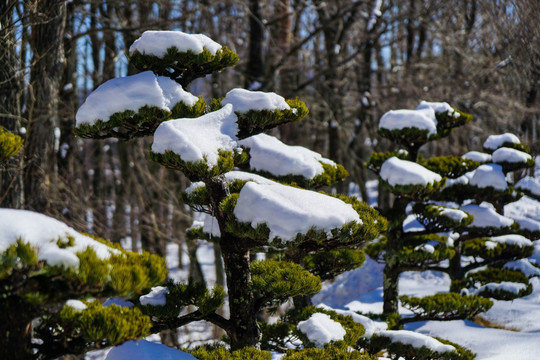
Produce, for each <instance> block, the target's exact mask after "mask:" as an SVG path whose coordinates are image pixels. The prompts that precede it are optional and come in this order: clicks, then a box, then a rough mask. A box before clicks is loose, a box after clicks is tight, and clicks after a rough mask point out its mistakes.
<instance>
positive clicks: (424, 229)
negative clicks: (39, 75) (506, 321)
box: [368, 102, 537, 327]
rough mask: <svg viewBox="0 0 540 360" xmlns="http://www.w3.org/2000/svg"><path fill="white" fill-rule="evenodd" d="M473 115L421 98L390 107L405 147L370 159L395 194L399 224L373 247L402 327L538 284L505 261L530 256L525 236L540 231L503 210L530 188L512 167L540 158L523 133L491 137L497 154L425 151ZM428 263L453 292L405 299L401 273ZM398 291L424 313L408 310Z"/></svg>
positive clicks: (469, 310) (383, 127)
mask: <svg viewBox="0 0 540 360" xmlns="http://www.w3.org/2000/svg"><path fill="white" fill-rule="evenodd" d="M471 119H472V117H471V116H470V115H468V114H465V113H462V112H460V111H458V110H456V109H454V108H452V107H451V106H449V105H448V104H446V103H428V102H421V103H420V105H419V106H418V108H417V109H416V110H397V111H390V112H388V113H386V114H384V115H383V117H382V118H381V120H380V123H379V134H380V135H381V136H383V137H386V138H388V139H390V140H392V141H393V142H395V143H397V144H398V145H399V146H401V147H402V149H400V150H396V151H390V152H386V153H373V155H372V156H371V159H370V161H369V163H368V166H369V167H370V168H371V169H372V170H373V171H375V172H376V173H377V174H378V175H379V178H380V181H381V182H382V183H383V184H384V185H385V186H386V187H387V188H389V189H390V191H391V192H392V193H393V194H394V202H393V205H392V207H391V208H390V209H388V210H387V211H386V212H383V214H384V215H385V216H386V217H387V218H388V219H391V221H390V225H389V230H388V231H387V233H386V234H385V236H384V237H381V238H379V239H378V240H377V241H376V242H374V243H372V244H371V245H370V247H369V250H368V253H369V255H370V256H372V257H373V258H375V259H378V260H379V261H384V263H385V267H384V283H383V288H384V305H383V306H384V308H383V312H384V313H385V314H387V315H388V316H390V317H391V318H393V319H394V322H393V325H394V327H400V326H401V325H403V324H404V323H407V322H412V321H420V320H454V319H471V318H473V317H474V316H476V315H477V314H478V313H480V312H483V311H486V310H488V309H489V308H490V307H491V305H492V302H491V301H490V300H488V299H486V298H496V299H513V298H516V297H518V296H523V295H525V294H527V293H530V291H531V286H530V285H529V282H528V278H527V276H526V275H524V274H522V273H520V272H519V270H515V269H514V270H511V269H503V267H504V266H505V264H507V263H509V262H511V261H514V260H518V259H524V258H527V257H529V256H530V255H531V254H532V251H533V244H532V242H531V241H530V240H529V239H527V238H525V237H524V236H523V235H524V234H525V235H529V236H531V235H533V236H534V235H537V233H536V232H535V231H531V230H530V229H529V230H527V229H520V226H519V224H518V223H517V222H515V221H514V220H512V219H510V218H507V217H505V216H503V208H504V205H505V204H507V203H509V202H511V201H515V200H516V199H517V198H519V196H521V195H520V193H519V192H518V191H516V189H515V188H514V187H513V186H512V181H511V180H510V179H511V178H512V177H511V176H509V174H510V173H512V172H516V171H519V170H521V169H526V168H529V167H532V166H534V161H533V160H532V158H531V156H530V155H529V154H528V153H527V152H526V150H527V149H526V148H525V147H524V146H523V145H522V144H521V143H520V142H519V139H517V137H515V136H513V135H510V134H505V135H502V136H491V137H489V138H488V139H487V140H486V143H485V144H484V149H485V151H486V152H487V153H479V152H469V153H467V154H465V155H464V156H462V157H456V156H439V157H432V158H429V159H425V158H424V157H423V156H422V155H420V154H419V153H418V151H419V149H420V147H421V146H422V145H424V144H426V143H427V142H429V141H432V140H437V139H440V138H442V137H444V136H447V135H449V134H450V132H451V131H452V129H454V128H455V127H458V126H462V125H464V124H466V123H468V122H469V121H471ZM486 267H487V268H486ZM482 268H485V270H479V269H482ZM425 270H434V271H442V272H445V273H447V274H448V275H449V276H450V278H451V280H452V286H451V289H450V290H451V291H452V292H451V293H445V294H436V295H434V296H429V297H425V298H417V297H408V296H402V297H399V290H398V283H399V275H400V274H401V273H402V272H404V271H425ZM473 270H474V271H473ZM398 299H400V300H401V302H402V303H403V305H404V306H406V307H408V308H409V309H411V310H412V311H413V313H414V314H415V315H414V316H412V317H407V318H400V317H399V316H398V315H397V314H398Z"/></svg>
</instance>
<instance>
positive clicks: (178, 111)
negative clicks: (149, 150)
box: [73, 98, 206, 140]
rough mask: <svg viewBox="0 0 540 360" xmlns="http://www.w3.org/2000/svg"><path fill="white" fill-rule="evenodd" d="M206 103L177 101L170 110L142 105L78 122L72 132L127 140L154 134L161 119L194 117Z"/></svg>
mask: <svg viewBox="0 0 540 360" xmlns="http://www.w3.org/2000/svg"><path fill="white" fill-rule="evenodd" d="M205 108H206V103H205V102H204V100H203V99H202V98H199V100H198V101H197V102H196V103H195V104H194V105H193V106H188V105H186V104H184V103H182V102H179V103H177V104H176V105H175V106H174V107H173V108H172V112H169V111H167V110H163V109H160V108H158V107H156V106H143V107H141V108H140V109H139V110H137V111H133V110H126V111H122V112H117V113H114V114H112V115H111V116H110V117H109V118H108V119H98V120H96V122H95V123H94V124H92V125H90V124H86V123H84V124H80V125H79V126H78V127H76V128H75V129H73V133H74V134H75V135H77V136H79V137H82V138H87V139H105V138H109V137H115V138H118V139H122V140H129V139H133V138H137V137H143V136H148V135H152V134H154V131H155V130H156V128H157V127H158V126H159V124H161V123H162V122H163V121H166V120H170V119H172V118H180V117H187V118H195V117H198V116H201V115H202V114H204V111H205Z"/></svg>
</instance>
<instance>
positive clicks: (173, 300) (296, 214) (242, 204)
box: [76, 31, 386, 349]
mask: <svg viewBox="0 0 540 360" xmlns="http://www.w3.org/2000/svg"><path fill="white" fill-rule="evenodd" d="M130 54H131V56H130V60H131V63H132V64H133V65H134V66H135V67H137V68H138V69H139V70H141V71H143V72H141V73H139V74H136V75H132V76H128V77H125V78H117V79H113V80H110V81H108V82H106V83H104V84H103V85H101V86H100V87H98V88H97V89H96V90H95V91H94V92H93V93H92V94H90V96H89V97H88V98H87V100H86V102H85V103H84V104H83V105H82V106H81V108H80V109H79V112H78V114H77V129H76V132H77V134H78V135H79V136H82V137H90V138H106V137H117V138H119V139H123V140H126V139H131V138H135V137H140V136H146V135H152V134H153V136H154V140H153V144H152V146H151V149H150V159H151V160H153V161H155V162H157V163H159V164H161V165H163V166H166V167H168V168H172V169H175V170H178V171H181V172H183V173H184V174H185V175H186V176H187V177H188V178H189V179H190V180H191V181H192V182H193V183H192V185H191V186H190V187H189V188H188V189H187V190H186V192H185V199H186V202H187V203H188V204H190V205H191V206H192V207H193V208H194V209H195V210H196V211H199V212H203V213H206V214H208V215H209V216H210V217H209V219H210V220H209V223H208V225H207V228H206V230H207V231H205V228H204V226H203V227H202V228H198V229H194V230H193V231H195V232H196V233H199V234H200V235H201V237H203V236H208V237H212V238H213V239H214V240H215V241H217V242H219V245H220V248H221V252H222V257H223V262H224V266H225V273H226V276H227V292H228V297H229V302H228V304H229V314H230V318H228V319H226V318H224V317H223V316H221V315H219V314H218V313H217V312H216V311H215V310H216V309H217V308H218V307H219V306H221V301H222V300H223V299H222V297H219V296H217V295H216V296H214V297H210V298H209V299H208V298H205V299H206V300H205V301H202V302H201V301H199V300H198V299H200V296H199V295H200V294H199V293H193V292H191V293H190V292H186V291H185V290H183V289H184V287H185V286H184V285H179V284H172V283H168V284H167V285H166V287H163V288H160V289H158V290H156V291H157V293H156V297H160V296H161V298H163V302H160V303H157V304H153V305H152V304H150V305H147V306H146V307H145V308H144V309H145V310H144V311H145V312H146V313H148V314H150V315H152V317H151V319H152V322H153V330H163V329H168V328H175V327H179V326H182V325H184V324H186V323H188V322H190V321H194V320H206V321H209V322H211V323H213V324H215V325H218V326H219V327H221V328H223V329H224V330H225V331H226V333H227V336H228V338H229V339H230V343H231V347H232V349H238V348H241V347H244V346H252V347H259V343H260V337H261V331H260V329H259V324H258V323H257V315H258V313H259V312H260V310H262V309H264V308H265V307H268V306H275V305H277V304H280V303H282V302H284V301H286V300H287V299H289V298H290V297H296V296H305V295H309V294H312V293H314V292H316V291H318V290H319V289H320V279H319V277H317V276H314V275H312V274H311V273H310V272H309V271H307V270H305V269H304V268H303V267H302V266H301V264H302V265H306V264H307V265H306V266H307V267H308V268H309V269H310V270H312V271H313V272H315V273H318V274H320V275H322V277H325V276H326V273H327V272H328V271H339V270H338V269H337V267H338V266H342V267H345V268H347V267H350V266H352V265H351V263H352V262H354V261H350V262H349V263H348V265H346V266H344V265H343V264H341V263H340V262H339V261H338V260H337V259H335V256H334V262H335V264H334V265H335V266H334V265H333V264H332V263H330V262H329V263H328V264H327V265H325V266H320V264H322V263H323V262H322V261H321V260H320V259H317V258H316V256H319V255H320V254H321V253H329V252H330V253H331V252H332V251H338V250H351V251H353V252H356V251H358V249H359V248H360V247H361V246H362V245H363V244H364V243H365V242H366V241H368V240H372V239H374V238H375V237H376V236H378V234H379V232H380V231H381V230H384V229H385V225H386V223H385V220H384V219H383V218H382V217H380V215H378V213H377V212H376V211H374V210H373V209H371V208H369V207H368V206H367V205H366V204H363V203H360V202H358V201H357V200H354V199H350V198H347V197H344V196H336V195H327V194H324V193H320V192H315V191H310V190H307V189H303V188H302V187H307V188H310V187H311V188H313V187H317V186H322V185H331V184H333V183H334V182H335V181H337V180H340V179H342V178H343V177H344V176H346V171H345V170H344V169H343V168H342V167H341V166H340V165H338V164H335V163H334V162H332V161H330V160H327V159H324V158H322V157H321V156H320V155H319V154H317V153H314V152H312V151H310V150H308V149H305V148H302V147H291V146H287V145H285V144H282V143H281V142H280V141H279V140H278V139H276V138H274V137H271V136H269V135H266V134H264V133H263V132H264V131H267V130H270V129H272V128H274V127H276V126H278V125H280V124H284V123H289V122H295V121H299V120H301V119H302V118H304V117H305V116H306V115H307V114H308V110H307V108H306V106H305V104H304V103H303V102H302V101H300V100H298V99H291V100H285V99H284V98H282V97H281V96H279V95H277V94H274V93H263V92H254V91H248V90H244V89H233V90H231V91H230V92H228V93H227V94H226V96H225V97H224V98H222V99H212V101H211V102H210V105H206V103H205V102H204V100H203V98H202V96H199V97H196V96H194V95H192V94H190V93H188V92H187V91H186V90H185V89H184V88H185V87H186V86H187V85H188V84H189V83H190V82H191V81H193V80H194V79H197V78H201V77H203V76H205V75H207V74H210V73H213V72H217V71H221V70H223V69H225V68H226V67H228V66H231V65H234V64H235V63H236V62H237V61H238V57H237V55H236V54H235V53H233V52H232V51H230V50H229V49H228V48H227V47H225V46H221V45H219V44H217V43H216V42H214V41H212V40H211V39H209V38H208V37H206V36H204V35H189V34H185V33H182V32H172V31H147V32H145V33H143V35H142V36H141V38H139V39H138V40H137V41H135V42H134V43H133V45H132V46H131V48H130ZM235 169H237V170H235ZM241 170H243V171H241ZM257 173H258V174H257ZM279 181H281V182H279ZM287 183H288V184H287ZM212 224H213V229H212ZM208 229H209V230H208ZM204 233H207V234H209V235H203V234H204ZM268 251H281V252H283V253H285V256H284V257H282V258H285V259H289V260H290V261H279V260H263V261H257V262H253V263H252V262H251V257H250V255H251V254H253V253H254V252H268ZM334 255H335V253H334ZM358 258H359V257H357V258H356V259H358ZM309 264H311V265H309ZM355 264H356V266H357V265H358V264H359V261H358V260H356V263H355ZM329 267H330V268H329ZM334 268H336V269H334ZM203 289H204V285H203ZM215 293H216V294H217V293H219V291H217V290H216V292H215ZM187 304H193V305H196V308H197V309H196V310H195V311H193V312H191V313H187V314H185V315H182V316H179V313H180V311H181V310H182V309H183V307H184V306H185V305H187Z"/></svg>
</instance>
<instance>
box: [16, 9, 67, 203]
mask: <svg viewBox="0 0 540 360" xmlns="http://www.w3.org/2000/svg"><path fill="white" fill-rule="evenodd" d="M28 6H29V7H30V16H31V22H32V35H31V41H30V45H31V49H32V53H33V57H32V67H31V70H30V79H31V80H30V86H31V93H32V95H31V97H32V100H31V101H30V103H31V105H30V106H29V109H30V110H29V119H28V126H27V140H26V145H25V151H24V158H25V168H24V175H23V177H24V191H25V201H26V207H27V208H29V209H32V210H35V211H39V212H46V211H47V210H48V208H49V202H50V198H51V194H50V192H51V189H52V186H53V184H54V171H53V169H54V159H55V157H54V156H53V155H54V154H53V152H54V129H55V127H56V126H57V125H58V90H59V81H60V78H61V76H62V71H63V44H62V39H63V38H64V27H65V22H66V3H65V2H64V1H56V0H41V1H32V2H30V3H29V4H28ZM51 174H52V175H51ZM51 177H52V178H51Z"/></svg>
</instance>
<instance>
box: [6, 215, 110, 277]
mask: <svg viewBox="0 0 540 360" xmlns="http://www.w3.org/2000/svg"><path fill="white" fill-rule="evenodd" d="M68 237H70V238H73V246H65V247H64V246H63V245H62V246H60V245H59V240H60V242H61V243H62V242H67V241H68ZM17 239H21V240H22V241H24V242H27V243H29V244H30V245H32V246H33V247H34V248H35V249H36V250H37V255H38V260H40V261H45V262H46V263H47V264H48V265H50V266H63V267H70V268H78V267H79V258H78V257H77V255H76V254H77V252H79V251H84V250H86V248H88V247H90V248H92V249H93V250H94V251H95V252H96V254H97V256H98V257H99V258H101V259H108V258H109V256H110V254H111V253H117V252H118V250H116V249H113V248H110V247H108V246H107V245H105V244H103V243H100V242H99V241H96V240H94V239H92V238H91V237H89V236H86V235H83V234H80V233H79V232H77V231H75V230H74V229H72V228H71V227H69V226H67V225H66V224H64V223H63V222H61V221H58V220H56V219H53V218H51V217H48V216H45V215H43V214H39V213H36V212H32V211H27V210H15V209H0V253H2V252H4V251H5V250H7V249H8V248H9V247H10V246H11V245H13V244H15V243H16V241H17Z"/></svg>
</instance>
